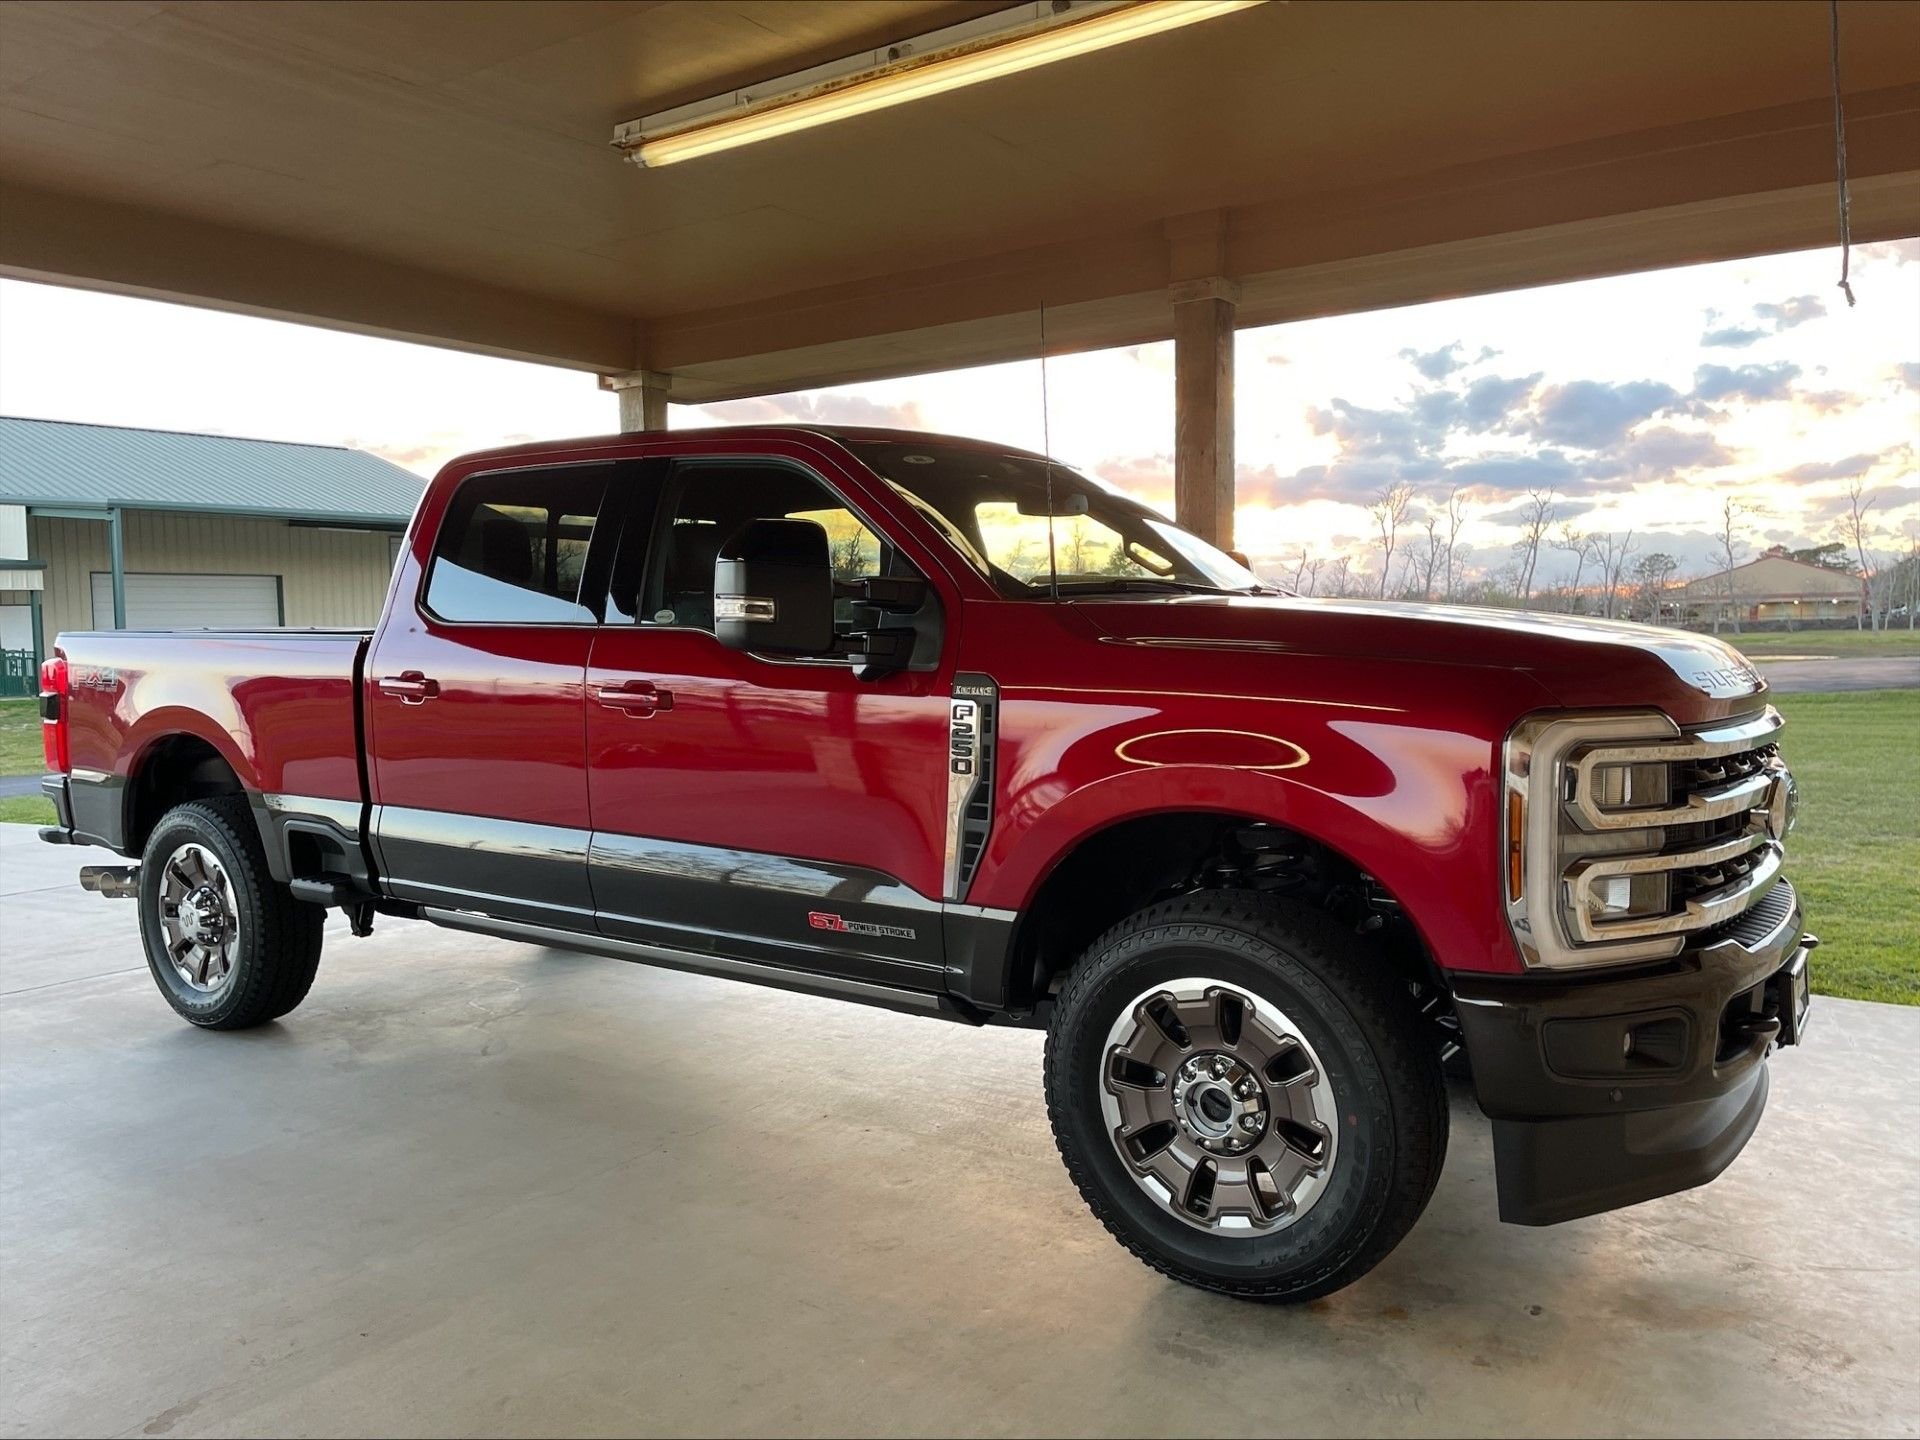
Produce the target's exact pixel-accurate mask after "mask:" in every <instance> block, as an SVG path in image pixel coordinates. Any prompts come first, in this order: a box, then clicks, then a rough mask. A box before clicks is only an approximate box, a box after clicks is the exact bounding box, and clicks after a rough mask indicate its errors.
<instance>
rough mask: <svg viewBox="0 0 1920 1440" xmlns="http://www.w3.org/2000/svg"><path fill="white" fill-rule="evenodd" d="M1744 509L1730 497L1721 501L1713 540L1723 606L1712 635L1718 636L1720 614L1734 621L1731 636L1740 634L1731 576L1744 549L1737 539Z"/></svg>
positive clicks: (1717, 613) (1737, 605) (1715, 614)
mask: <svg viewBox="0 0 1920 1440" xmlns="http://www.w3.org/2000/svg"><path fill="white" fill-rule="evenodd" d="M1746 513H1747V511H1746V507H1745V506H1744V505H1742V504H1741V503H1740V502H1739V501H1738V500H1737V499H1735V498H1734V497H1733V496H1731V495H1727V496H1724V497H1722V499H1721V501H1720V528H1719V529H1718V530H1717V531H1715V532H1714V537H1713V538H1714V540H1715V541H1716V542H1717V544H1718V546H1719V549H1718V552H1717V556H1716V558H1717V559H1718V560H1719V561H1720V570H1721V573H1720V585H1721V593H1722V594H1724V595H1725V596H1726V604H1725V605H1724V606H1723V607H1719V608H1716V609H1715V611H1714V615H1713V633H1714V634H1716V635H1718V634H1719V633H1720V619H1721V615H1720V610H1721V609H1724V610H1725V611H1726V615H1727V618H1729V619H1731V620H1732V621H1733V633H1734V634H1736V635H1738V634H1739V633H1740V604H1739V598H1738V596H1737V594H1736V592H1735V582H1734V578H1733V572H1734V570H1735V569H1736V568H1738V566H1739V564H1740V555H1741V552H1742V551H1744V550H1745V549H1746V548H1747V547H1746V544H1745V543H1744V542H1743V541H1742V540H1741V539H1740V517H1741V516H1742V515H1744V514H1746Z"/></svg>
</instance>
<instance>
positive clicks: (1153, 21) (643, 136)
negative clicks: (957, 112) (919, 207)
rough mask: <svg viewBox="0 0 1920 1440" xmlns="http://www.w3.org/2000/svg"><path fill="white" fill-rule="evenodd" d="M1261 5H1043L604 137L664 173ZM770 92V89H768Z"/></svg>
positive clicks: (1188, 0)
mask: <svg viewBox="0 0 1920 1440" xmlns="http://www.w3.org/2000/svg"><path fill="white" fill-rule="evenodd" d="M1265 3H1267V0H1132V3H1124V0H1076V3H1073V4H1072V5H1070V6H1068V7H1067V8H1064V9H1056V7H1055V6H1054V5H1053V4H1052V3H1049V0H1041V3H1038V4H1028V5H1022V6H1019V7H1017V8H1016V9H1013V10H1009V11H1004V12H1002V13H1001V14H999V15H991V16H987V17H986V18H985V19H983V20H976V21H971V22H969V23H967V24H964V25H955V26H952V27H950V28H949V29H946V30H939V31H935V32H933V33H932V34H929V35H923V36H920V37H918V38H917V39H915V40H906V41H901V42H900V43H899V44H897V45H890V46H888V47H887V48H886V49H885V50H882V51H876V52H871V53H869V54H865V55H860V56H854V57H850V58H849V59H847V60H842V61H837V62H835V63H834V64H831V65H823V66H820V67H819V68H818V69H816V70H811V71H806V72H804V73H802V74H799V75H792V76H786V77H783V78H782V79H780V80H774V81H769V82H768V83H767V84H765V85H757V86H754V87H753V88H752V89H751V90H736V91H734V92H732V93H731V94H728V95H721V96H716V97H714V98H713V99H711V100H702V101H698V102H696V103H695V104H692V105H683V106H681V107H680V108H679V109H677V110H668V111H663V112H661V113H660V114H658V115H648V116H646V117H644V118H643V119H639V120H630V121H628V122H627V123H626V124H624V125H622V126H620V127H619V128H618V129H616V130H615V131H614V132H613V143H614V144H615V145H616V146H617V147H619V148H620V149H622V150H624V151H626V152H627V158H628V159H630V160H633V161H635V162H637V163H639V164H641V165H646V166H658V165H672V164H676V163H678V162H679V161H681V160H693V159H697V158H698V157H700V156H702V155H713V154H716V153H718V152H719V151H722V150H731V149H733V148H734V147H736V146H739V145H751V144H753V143H755V142H756V141H760V140H771V139H774V138H775V137H776V136H780V135H791V134H793V133H795V132H796V131H800V130H811V129H812V128H813V127H814V126H816V125H825V124H828V123H830V122H832V121H835V120H845V119H848V118H849V117H851V116H854V115H866V114H870V113H872V112H873V111H875V110H884V109H886V108H888V107H889V106H893V105H904V104H905V103H907V102H908V101H910V100H921V99H925V98H926V97H927V96H929V95H941V94H944V93H946V92H947V91H949V90H958V89H960V88H961V87H963V86H967V85H977V84H979V83H980V82H981V81H983V80H997V79H998V78H1000V77H1001V76H1002V75H1015V74H1018V73H1019V72H1020V71H1022V70H1032V69H1035V68H1036V67H1038V66H1041V65H1051V64H1053V63H1054V62H1055V61H1056V60H1069V59H1072V58H1073V57H1074V56H1076V55H1087V54H1091V53H1092V52H1093V51H1095V50H1105V49H1107V48H1108V47H1109V46H1113V45H1124V44H1126V43H1127V42H1128V41H1130V40H1141V39H1144V38H1145V37H1147V36H1149V35H1158V34H1160V33H1162V32H1163V31H1167V30H1177V29H1180V28H1181V27H1182V26H1186V25H1195V24H1198V23H1199V22H1200V21H1202V20H1211V19H1213V18H1214V17H1215V16H1216V15H1227V14H1231V13H1232V12H1233V11H1235V10H1246V9H1249V8H1251V7H1252V6H1254V5H1263V4H1265ZM775 87H779V88H775Z"/></svg>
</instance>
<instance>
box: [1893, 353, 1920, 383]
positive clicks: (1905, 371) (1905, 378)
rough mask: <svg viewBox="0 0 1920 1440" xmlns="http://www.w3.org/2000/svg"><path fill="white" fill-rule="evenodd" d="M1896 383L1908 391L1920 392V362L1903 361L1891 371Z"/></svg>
mask: <svg viewBox="0 0 1920 1440" xmlns="http://www.w3.org/2000/svg"><path fill="white" fill-rule="evenodd" d="M1891 374H1892V375H1893V379H1894V383H1895V384H1896V385H1900V386H1902V387H1904V388H1905V389H1908V390H1915V391H1920V362H1917V361H1913V360H1903V361H1901V362H1900V363H1899V364H1898V365H1896V366H1894V367H1893V370H1892V371H1891Z"/></svg>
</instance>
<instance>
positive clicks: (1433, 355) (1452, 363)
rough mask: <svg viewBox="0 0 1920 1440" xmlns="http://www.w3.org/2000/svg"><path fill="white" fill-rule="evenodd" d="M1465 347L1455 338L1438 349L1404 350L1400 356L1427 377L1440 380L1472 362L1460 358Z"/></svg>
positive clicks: (1436, 380)
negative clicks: (1422, 350) (1423, 350)
mask: <svg viewBox="0 0 1920 1440" xmlns="http://www.w3.org/2000/svg"><path fill="white" fill-rule="evenodd" d="M1463 348H1465V347H1463V346H1462V345H1461V344H1460V342H1459V341H1458V340H1455V341H1454V342H1453V343H1452V344H1450V345H1442V346H1441V347H1440V348H1439V349H1438V350H1428V351H1425V352H1424V353H1423V352H1421V351H1419V350H1402V351H1401V352H1400V358H1401V359H1402V360H1405V361H1406V362H1407V363H1408V364H1409V365H1411V366H1413V368H1414V369H1416V370H1418V371H1419V372H1420V373H1421V374H1422V375H1424V376H1426V377H1427V379H1429V380H1432V381H1435V382H1438V381H1441V380H1445V379H1446V378H1447V377H1448V376H1449V375H1451V374H1453V372H1454V371H1456V370H1464V369H1466V367H1467V366H1468V365H1469V364H1471V363H1472V362H1471V361H1467V360H1462V359H1461V358H1460V352H1461V350H1462V349H1463Z"/></svg>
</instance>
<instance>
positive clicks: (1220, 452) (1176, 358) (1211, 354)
mask: <svg viewBox="0 0 1920 1440" xmlns="http://www.w3.org/2000/svg"><path fill="white" fill-rule="evenodd" d="M1238 292H1239V287H1238V286H1236V285H1234V284H1233V283H1232V282H1231V281H1227V280H1189V281H1183V282H1180V283H1178V284H1176V285H1174V287H1173V290H1172V296H1173V404H1174V419H1173V431H1174V434H1173V514H1174V519H1176V520H1177V521H1179V523H1180V524H1181V525H1182V526H1184V527H1185V528H1186V529H1188V530H1191V531H1192V532H1193V533H1194V534H1196V535H1198V536H1199V537H1200V538H1201V539H1203V540H1210V541H1212V542H1213V543H1214V544H1215V545H1218V546H1219V547H1220V548H1221V549H1222V550H1231V549H1232V548H1233V504H1234V475H1233V315H1234V305H1235V301H1236V300H1237V299H1238Z"/></svg>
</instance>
